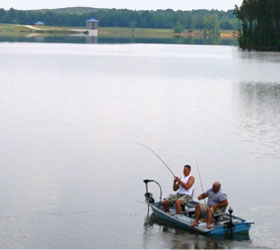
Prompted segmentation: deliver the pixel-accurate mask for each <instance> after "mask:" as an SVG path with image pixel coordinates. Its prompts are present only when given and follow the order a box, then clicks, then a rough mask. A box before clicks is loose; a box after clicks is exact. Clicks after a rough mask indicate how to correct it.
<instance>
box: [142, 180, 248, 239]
mask: <svg viewBox="0 0 280 250" xmlns="http://www.w3.org/2000/svg"><path fill="white" fill-rule="evenodd" d="M144 182H145V184H146V193H145V197H146V202H147V204H148V206H149V207H150V208H151V209H152V210H153V215H154V217H155V218H156V219H157V220H162V221H164V222H165V223H168V224H169V226H172V227H175V228H180V229H183V230H188V231H191V232H197V233H201V234H204V235H208V236H215V237H217V236H218V237H220V236H222V237H232V236H233V235H234V237H238V235H237V234H245V235H246V234H247V235H248V233H249V230H250V227H251V224H253V222H250V221H247V220H245V219H242V218H240V217H237V216H234V215H232V212H231V210H229V212H228V213H223V214H220V215H217V216H215V220H214V222H213V224H212V228H211V229H208V228H207V226H206V223H205V222H202V223H199V225H198V226H196V227H192V226H191V225H192V223H193V222H194V211H195V205H196V204H197V203H198V202H196V201H191V202H188V203H187V204H186V205H185V206H184V209H183V210H184V212H183V213H182V214H176V210H175V208H174V207H173V208H172V207H171V208H170V213H166V212H165V211H164V210H163V207H162V205H161V197H160V199H159V200H160V201H158V202H155V201H154V198H153V196H152V194H151V193H149V192H148V183H149V182H155V181H153V180H144ZM156 183H157V182H156ZM157 184H158V185H159V183H157ZM159 187H160V185H159ZM160 189H161V187H160ZM248 237H249V236H248Z"/></svg>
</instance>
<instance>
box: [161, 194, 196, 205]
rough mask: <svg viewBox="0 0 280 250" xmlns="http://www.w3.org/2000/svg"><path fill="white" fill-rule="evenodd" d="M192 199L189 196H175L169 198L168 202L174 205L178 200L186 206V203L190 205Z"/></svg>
mask: <svg viewBox="0 0 280 250" xmlns="http://www.w3.org/2000/svg"><path fill="white" fill-rule="evenodd" d="M191 199H192V198H191V197H190V196H189V195H187V194H178V193H177V194H173V195H171V196H170V197H169V198H167V199H166V200H167V201H168V204H169V205H171V204H174V203H175V202H176V200H179V201H181V203H182V205H185V204H186V203H188V202H189V201H190V200H191Z"/></svg>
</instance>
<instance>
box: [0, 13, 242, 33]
mask: <svg viewBox="0 0 280 250" xmlns="http://www.w3.org/2000/svg"><path fill="white" fill-rule="evenodd" d="M67 9H69V10H67ZM70 10H71V11H70ZM92 17H94V18H96V19H98V20H100V26H101V27H133V28H168V29H175V28H177V29H178V30H181V29H182V28H183V29H187V30H189V31H192V30H194V29H202V30H214V29H215V28H218V29H224V30H233V29H235V30H237V29H238V20H237V19H236V17H235V16H234V14H233V10H228V11H218V10H191V11H180V10H178V11H174V10H171V9H167V10H156V11H134V10H128V9H89V10H88V11H86V8H82V9H81V8H76V11H75V8H65V9H56V10H32V11H31V10H29V11H23V10H15V9H13V8H11V9H10V10H4V9H0V23H17V24H34V23H35V22H37V21H43V22H44V23H45V24H46V25H50V26H79V27H81V26H84V25H85V20H86V19H89V18H92Z"/></svg>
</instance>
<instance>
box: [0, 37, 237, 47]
mask: <svg viewBox="0 0 280 250" xmlns="http://www.w3.org/2000/svg"><path fill="white" fill-rule="evenodd" d="M0 42H40V43H42V42H45V43H100V44H104V43H159V44H201V45H202V44H204V45H235V46H237V45H238V42H237V40H236V39H221V38H219V39H216V38H213V37H206V38H192V37H190V38H185V37H180V36H176V37H174V38H134V37H125V38H120V37H111V38H108V37H102V36H98V37H97V36H26V37H2V36H0Z"/></svg>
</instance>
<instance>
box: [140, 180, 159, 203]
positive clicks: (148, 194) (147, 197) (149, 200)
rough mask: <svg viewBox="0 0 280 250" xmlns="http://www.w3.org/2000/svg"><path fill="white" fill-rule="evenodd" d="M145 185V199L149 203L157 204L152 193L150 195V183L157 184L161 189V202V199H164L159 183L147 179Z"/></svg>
mask: <svg viewBox="0 0 280 250" xmlns="http://www.w3.org/2000/svg"><path fill="white" fill-rule="evenodd" d="M143 181H144V183H145V185H146V193H145V198H146V201H148V202H149V203H155V199H154V198H153V194H152V193H149V191H148V183H149V182H155V183H156V184H157V185H158V186H159V188H160V198H159V199H160V201H161V197H162V190H161V186H160V185H159V183H158V182H157V181H154V180H148V179H145V180H143Z"/></svg>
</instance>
